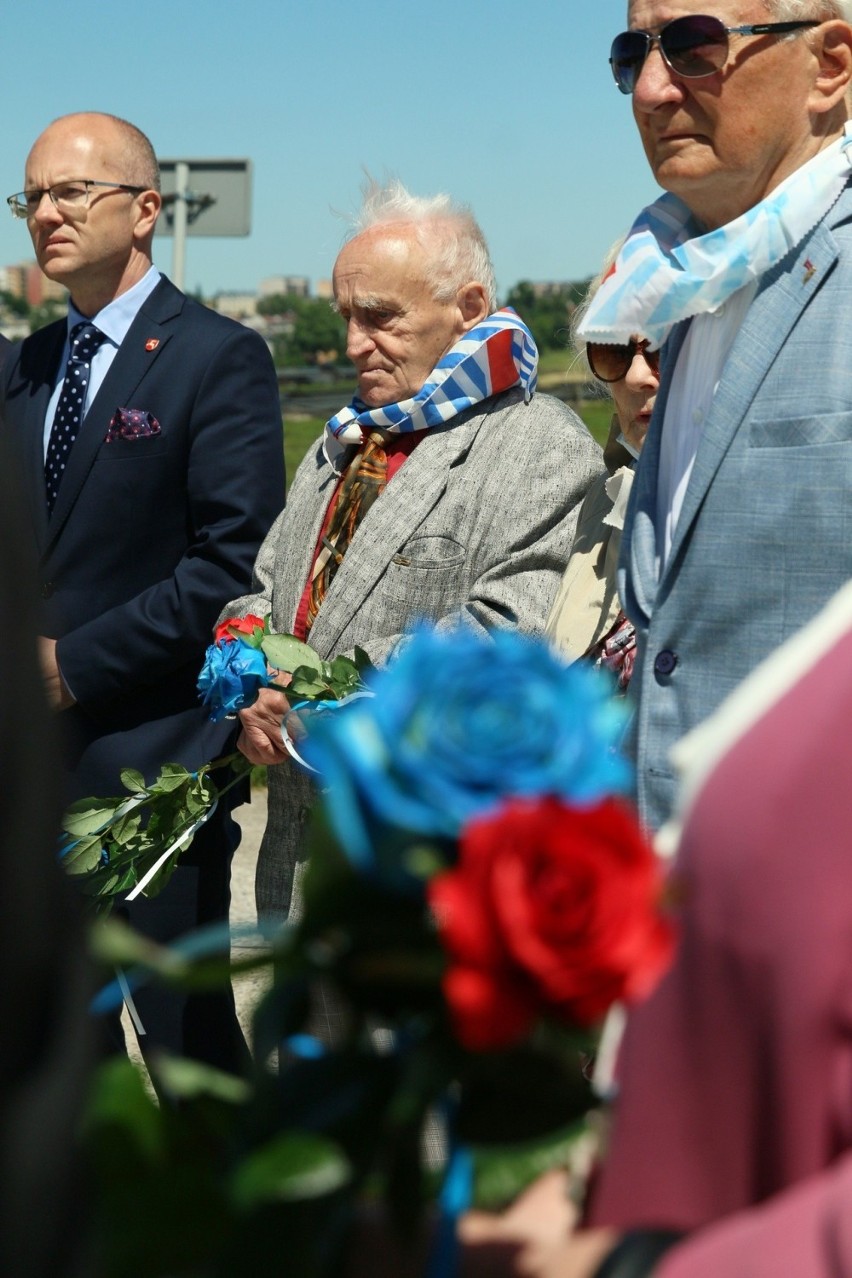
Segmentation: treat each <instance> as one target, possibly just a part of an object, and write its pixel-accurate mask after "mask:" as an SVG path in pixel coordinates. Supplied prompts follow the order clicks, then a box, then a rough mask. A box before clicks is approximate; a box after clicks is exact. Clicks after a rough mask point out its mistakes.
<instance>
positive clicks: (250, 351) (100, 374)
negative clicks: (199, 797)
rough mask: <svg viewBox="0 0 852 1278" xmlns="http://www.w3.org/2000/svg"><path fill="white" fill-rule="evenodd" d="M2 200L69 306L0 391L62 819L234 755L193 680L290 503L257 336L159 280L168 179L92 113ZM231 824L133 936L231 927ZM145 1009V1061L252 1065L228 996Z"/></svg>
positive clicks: (139, 145) (54, 138) (137, 913)
mask: <svg viewBox="0 0 852 1278" xmlns="http://www.w3.org/2000/svg"><path fill="white" fill-rule="evenodd" d="M9 203H10V205H11V207H12V211H13V213H16V214H18V215H19V216H20V217H22V218H25V219H26V222H27V227H28V230H29V232H30V236H31V238H32V241H33V246H34V248H35V253H36V257H37V258H38V262H39V265H40V266H41V268H42V270H43V271H44V273H45V274H46V275H47V276H48V278H49V279H52V280H55V281H57V282H58V283H60V284H64V285H65V286H66V287H67V288H68V290H69V292H70V295H71V300H70V305H69V315H68V319H67V321H66V320H62V321H59V322H57V323H55V324H52V325H50V326H48V327H47V328H45V329H43V330H41V331H40V332H38V333H35V334H33V335H32V336H31V337H29V338H27V339H26V341H24V342H23V344H22V345H21V347H20V348H19V349H17V350H16V351H15V352H14V354H10V356H9V357H8V359H7V360H6V365H5V368H4V370H3V375H2V379H1V380H0V396H1V397H2V407H3V414H4V416H5V429H6V432H7V433H8V435H9V436H10V437H11V439H12V440H13V442H14V443H15V444H16V446H17V447H18V449H19V450H20V453H21V456H22V461H23V467H24V473H25V496H26V499H27V502H28V506H29V520H30V522H29V526H28V528H27V530H26V531H27V532H28V533H29V534H30V535H31V536H32V538H33V541H34V544H35V548H36V550H37V553H38V557H39V563H40V580H39V585H40V590H41V596H42V600H43V615H42V626H43V636H44V637H43V638H42V639H41V641H40V644H41V660H42V668H43V675H44V679H45V684H46V688H47V691H48V696H49V699H50V701H51V703H52V705H53V706H54V708H55V710H56V711H57V713H58V717H59V720H60V723H61V727H62V729H63V741H64V751H65V754H64V758H65V765H66V799H67V801H69V802H70V801H73V800H74V799H77V798H80V797H82V796H84V795H95V794H103V795H112V794H120V793H122V790H121V786H120V781H119V772H120V771H121V769H123V768H126V767H133V768H137V769H139V770H140V771H141V772H143V773H144V774H145V776H146V777H147V778H149V779H150V778H151V777H152V776H154V775H156V773H157V772H158V771H159V769H160V767H161V765H162V764H164V763H168V762H179V763H182V764H183V765H185V766H187V767H190V768H192V767H198V766H199V765H201V764H203V763H204V762H206V761H208V760H210V759H212V758H215V757H217V756H218V755H219V754H221V753H223V752H224V751H225V750H226V749H228V748H229V740H228V738H229V725H228V724H221V725H213V724H210V723H209V722H208V721H207V719H206V717H205V714H204V713H203V711H202V710H201V708H200V706H199V703H198V697H197V693H196V687H195V683H196V677H197V674H198V671H199V669H200V666H201V662H202V659H203V655H204V650H205V647H206V645H207V644H208V643H209V642H210V638H211V627H212V626H213V624H214V622H215V620H216V617H217V614H218V613H219V611H220V610H221V608H222V606H223V604H224V603H226V602H227V601H228V600H229V599H232V598H234V597H235V596H236V595H239V594H241V593H243V592H244V591H245V590H246V589H247V588H248V585H249V582H250V580H251V567H252V563H253V561H254V557H255V554H256V552H257V549H258V546H259V545H260V542H261V540H262V538H263V535H264V534H265V532H266V531H267V529H268V528H269V525H270V524H271V523H272V521H273V519H274V517H275V515H276V514H277V513H278V511H279V510H280V508H281V506H282V505H283V502H284V473H283V456H282V432H281V413H280V404H279V397H278V388H277V381H276V377H275V370H274V367H273V364H272V360H271V358H270V356H269V352H268V351H267V348H266V346H265V344H264V343H263V342H262V341H261V339H260V338H259V337H258V336H257V335H256V334H255V333H252V332H251V331H250V330H249V329H246V328H244V327H243V326H241V325H239V324H236V323H234V322H233V321H231V320H228V319H225V318H223V317H222V316H219V315H217V314H215V313H214V312H213V311H211V310H208V309H207V308H205V307H203V306H200V305H198V304H197V303H196V302H194V301H192V300H191V299H190V298H187V297H185V296H184V295H183V294H182V293H181V292H179V291H178V289H176V288H175V287H174V286H173V285H172V284H171V283H170V282H169V281H168V280H167V279H165V278H164V277H163V276H161V275H160V273H159V272H158V271H157V270H156V268H155V267H154V266H153V264H152V260H151V244H152V238H153V234H154V226H155V223H156V221H157V216H158V214H159V212H160V208H161V197H160V193H159V173H158V166H157V161H156V157H155V155H154V151H153V149H152V147H151V144H150V142H149V141H148V139H147V138H146V137H145V136H144V134H142V133H141V132H140V131H139V130H138V129H136V128H135V127H134V126H133V125H131V124H128V123H127V122H126V121H123V120H119V119H117V118H116V117H114V116H109V115H103V114H99V113H82V114H75V115H69V116H64V117H62V118H61V119H59V120H56V121H54V122H53V123H52V124H51V125H49V126H48V128H47V129H45V131H44V132H43V133H42V134H41V136H40V137H39V138H38V139H37V140H36V142H35V144H34V146H33V148H32V150H31V152H30V154H29V157H28V159H27V165H26V174H25V179H24V190H23V191H22V192H21V193H20V194H18V195H16V196H13V197H11V198H10V200H9ZM83 321H90V322H91V324H93V325H94V326H95V329H96V330H97V332H96V336H95V340H94V347H93V353H92V354H91V358H90V359H89V358H88V357H87V358H86V361H85V367H84V373H83V376H84V389H83V394H82V399H83V401H84V402H83V404H82V410H83V415H82V420H81V421H80V422H79V423H71V424H69V418H68V415H67V413H66V411H65V410H66V408H67V403H66V399H67V395H68V392H69V385H70V376H69V381H68V382H66V366H67V363H68V355H69V350H71V349H73V348H74V342H75V341H77V340H78V334H79V332H80V330H77V332H76V333H75V332H74V331H73V330H75V328H76V326H77V325H78V324H80V323H82V322H83ZM87 340H88V339H87ZM69 367H70V366H69ZM75 376H79V374H77V373H75ZM63 414H65V415H64V416H63ZM57 430H59V431H60V444H61V445H65V449H64V451H61V450H60V452H59V454H58V456H59V460H58V461H57V460H56V459H55V458H53V459H51V457H52V452H53V448H54V445H51V444H50V439H51V434H52V432H53V433H54V435H55V433H56V431H57ZM46 460H47V462H48V465H47V471H48V476H47V481H46V469H45V465H46ZM228 806H229V804H228V803H225V804H223V805H222V806H221V807H220V809H219V810H218V811H217V813H216V814H215V816H214V818H213V819H212V820H211V821H210V822H209V823H208V824H207V825H206V826H205V827H203V828H202V830H201V831H200V832H199V834H198V835H197V836H196V838H195V840H194V842H193V845H192V847H191V848H190V849H189V851H188V853H187V854H186V855H185V856H184V857H183V858H182V861H181V866H180V867H179V868H178V870H177V872H176V873H175V875H174V877H173V879H172V880H171V882H170V883H169V885H168V887H167V888H166V890H165V891H164V892H163V893H162V895H161V896H159V897H157V898H154V899H153V900H151V901H146V900H145V899H143V898H140V899H139V900H138V901H137V902H134V904H133V905H132V906H131V907H129V913H130V918H131V921H132V922H133V923H134V925H135V926H137V927H139V928H140V930H142V931H144V932H146V933H147V934H149V935H151V936H152V937H154V938H156V939H159V940H164V941H166V940H169V939H172V938H174V937H175V936H178V935H180V934H182V933H184V932H185V931H187V930H188V929H190V928H191V927H193V926H196V925H200V924H203V923H209V922H214V921H216V920H224V919H226V918H227V912H228V905H229V878H230V859H231V855H232V853H233V850H234V848H235V847H236V843H237V841H238V837H237V836H238V831H237V827H236V825H235V823H234V822H233V821H232V820H231V817H230V813H229V811H227V810H225V809H226V808H227V807H228ZM136 1002H137V1010H138V1012H139V1016H140V1018H141V1022H142V1026H143V1028H144V1030H145V1035H144V1037H143V1038H142V1040H141V1041H142V1045H143V1050H144V1049H146V1048H150V1047H152V1046H158V1045H163V1046H166V1047H168V1048H170V1049H172V1050H174V1051H178V1052H182V1053H185V1054H187V1055H194V1056H196V1057H200V1058H202V1059H205V1060H207V1061H209V1062H211V1063H214V1064H217V1065H220V1066H222V1067H224V1068H234V1067H236V1066H238V1065H239V1063H240V1061H241V1060H242V1059H243V1058H244V1056H245V1043H244V1041H243V1039H242V1035H241V1033H240V1031H239V1026H238V1023H237V1020H236V1015H235V1012H234V1005H233V997H232V995H231V994H230V991H228V993H227V995H225V994H223V995H204V996H192V997H189V998H186V997H184V996H182V995H177V994H172V993H169V992H165V991H160V990H143V991H140V992H139V994H138V996H137V999H136Z"/></svg>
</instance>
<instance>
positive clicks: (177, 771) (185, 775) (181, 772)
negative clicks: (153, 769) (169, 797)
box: [149, 763, 194, 794]
mask: <svg viewBox="0 0 852 1278" xmlns="http://www.w3.org/2000/svg"><path fill="white" fill-rule="evenodd" d="M192 780H194V778H193V775H192V773H191V772H190V771H189V770H188V769H187V768H182V767H181V765H180V764H179V763H166V764H164V766H163V767H162V768H161V769H160V773H159V776H158V777H157V779H156V780H155V781H154V783H153V785H151V786H150V787H149V788H150V792H151V794H169V793H171V792H172V791H173V790H178V789H180V787H181V786H182V785H186V784H187V782H188V781H192Z"/></svg>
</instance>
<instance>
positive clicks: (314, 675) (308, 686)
mask: <svg viewBox="0 0 852 1278" xmlns="http://www.w3.org/2000/svg"><path fill="white" fill-rule="evenodd" d="M328 690H329V689H328V686H327V684H326V681H325V680H324V678H323V674H322V671H321V670H314V669H312V668H311V667H309V666H297V668H296V669H295V670H294V671H293V677H292V679H291V680H290V683H289V684H288V685H287V692H288V694H290V695H291V697H322V696H325V694H326V693H327V692H328Z"/></svg>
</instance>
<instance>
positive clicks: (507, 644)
mask: <svg viewBox="0 0 852 1278" xmlns="http://www.w3.org/2000/svg"><path fill="white" fill-rule="evenodd" d="M367 683H368V686H369V687H370V688H371V689H372V691H373V692H374V693H375V696H374V697H372V698H366V699H364V700H361V701H357V702H355V703H354V704H353V705H352V706H347V707H344V708H343V709H341V710H340V711H339V712H338V713H337V714H334V715H329V716H326V717H324V718H323V719H322V721H320V722H317V723H316V725H315V728H312V731H311V733H310V734H309V736H308V738H307V740H306V741H305V743H304V746H303V754H304V756H305V758H306V759H307V760H308V762H309V763H311V764H312V765H313V766H314V767H315V768H316V769H317V770H318V771H319V772H320V773H321V775H322V778H323V784H324V786H325V787H326V791H325V794H324V803H325V807H326V811H327V813H328V816H329V818H330V820H331V822H332V825H333V827H334V830H335V834H336V835H337V837H338V839H339V840H340V842H341V844H342V845H343V847H344V848H345V849H346V851H347V852H348V854H349V856H350V857H351V858H352V859H353V861H355V863H356V864H360V865H362V866H364V867H369V866H374V865H375V858H376V856H377V855H379V856H381V855H382V854H381V852H380V851H379V852H377V847H378V845H380V844H383V843H386V842H387V838H388V827H397V828H401V829H402V830H404V831H407V832H409V833H412V832H413V833H415V834H419V835H421V836H425V837H427V838H432V839H435V838H437V839H439V840H441V839H450V840H454V839H455V838H456V836H457V835H458V833H459V831H460V830H461V828H462V827H463V826H464V825H465V824H466V823H467V822H468V821H469V820H471V818H473V817H477V816H481V815H485V814H486V813H490V812H493V811H494V810H495V809H496V808H498V807H499V806H500V805H501V803H502V802H503V801H504V800H505V799H507V798H510V797H517V798H524V797H527V798H532V797H538V796H542V795H553V796H555V797H557V798H561V799H563V800H566V801H568V802H572V803H579V804H593V803H597V802H598V801H599V800H601V799H602V798H604V797H605V796H607V795H611V794H613V793H619V792H624V791H626V790H627V789H628V786H629V782H630V770H629V767H628V765H627V763H626V762H625V761H624V760H623V759H622V758H621V757H620V755H619V754H618V753H617V745H618V742H619V739H620V737H621V735H622V732H623V728H624V723H625V710H624V706H623V704H622V703H619V702H618V701H617V700H616V699H615V698H614V697H613V695H612V684H611V681H610V680H609V679H607V678H606V677H605V676H602V675H600V674H597V673H596V672H595V671H593V670H591V669H590V668H588V667H586V666H584V665H580V664H575V665H572V666H566V665H564V664H563V662H562V661H561V660H560V659H559V658H558V657H557V656H556V655H555V654H554V653H553V651H552V650H551V648H550V647H549V646H548V645H547V644H546V643H545V642H544V641H543V640H538V639H533V638H531V637H529V636H527V635H522V634H519V633H517V632H515V631H498V632H496V633H494V634H492V635H491V636H488V637H483V636H480V635H477V634H475V633H474V632H472V631H467V630H462V629H459V630H454V631H451V632H439V631H435V630H428V629H421V630H418V631H417V632H415V633H414V634H413V635H412V637H411V639H410V640H409V642H408V643H407V644H406V645H405V646H404V647H403V649H402V651H401V653H400V655H399V656H398V657H397V658H396V659H395V660H394V661H392V662H391V664H390V665H388V666H387V668H386V669H384V670H380V671H374V672H373V673H372V675H370V676H368V679H367ZM390 837H391V842H392V843H396V844H397V846H398V845H399V840H398V839H396V840H394V839H393V837H392V836H390ZM382 859H384V857H382Z"/></svg>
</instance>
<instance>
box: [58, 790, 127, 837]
mask: <svg viewBox="0 0 852 1278" xmlns="http://www.w3.org/2000/svg"><path fill="white" fill-rule="evenodd" d="M124 802H125V800H124V799H79V800H78V801H77V802H76V803H72V804H71V806H70V807H69V808H68V809H67V810H66V812H65V815H64V816H63V818H62V828H63V830H67V831H68V833H69V834H74V835H86V834H97V833H98V832H99V831H100V830H102V829H105V828H106V826H108V825H109V823H110V821H112V820H113V819H114V817H115V814H116V812H117V811H118V809H119V808H120V807H123V806H124Z"/></svg>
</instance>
